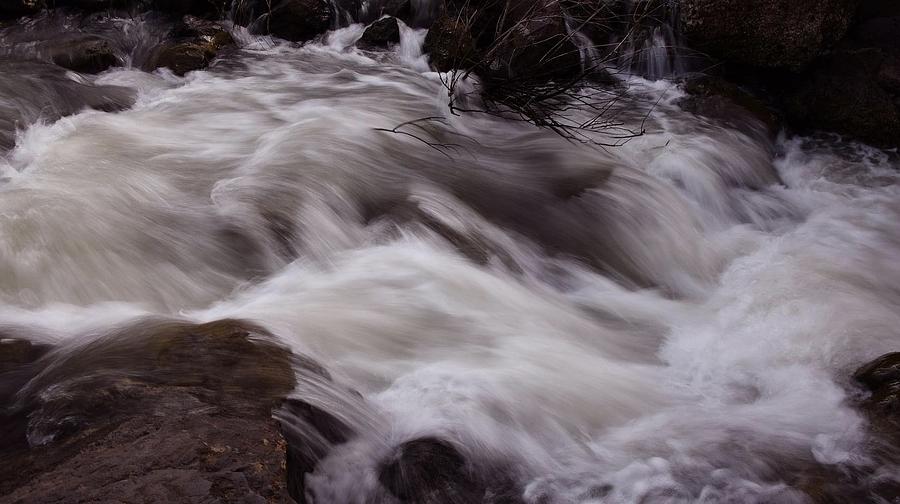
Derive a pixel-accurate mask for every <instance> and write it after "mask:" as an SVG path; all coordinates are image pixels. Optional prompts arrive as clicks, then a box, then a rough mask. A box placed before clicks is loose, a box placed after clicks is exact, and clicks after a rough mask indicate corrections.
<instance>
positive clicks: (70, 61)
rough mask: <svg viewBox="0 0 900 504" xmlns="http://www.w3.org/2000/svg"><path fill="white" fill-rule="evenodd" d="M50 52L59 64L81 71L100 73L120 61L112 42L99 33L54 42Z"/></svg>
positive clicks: (52, 58) (51, 56) (51, 57)
mask: <svg viewBox="0 0 900 504" xmlns="http://www.w3.org/2000/svg"><path fill="white" fill-rule="evenodd" d="M49 53H50V59H51V60H52V61H53V62H54V63H56V64H57V65H59V66H61V67H63V68H67V69H69V70H73V71H76V72H81V73H89V74H95V73H100V72H102V71H104V70H107V69H108V68H110V67H112V66H115V65H117V64H118V63H119V58H118V57H117V56H116V52H115V49H114V48H113V45H112V43H111V42H110V41H109V40H107V39H106V38H104V37H100V36H97V35H82V36H78V37H76V38H73V39H69V40H61V41H59V42H52V45H51V46H50V50H49Z"/></svg>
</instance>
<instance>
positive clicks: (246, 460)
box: [0, 320, 302, 502]
mask: <svg viewBox="0 0 900 504" xmlns="http://www.w3.org/2000/svg"><path fill="white" fill-rule="evenodd" d="M294 364H296V365H299V366H302V362H301V361H298V360H296V359H294V358H293V357H292V355H291V353H290V352H289V351H288V350H286V349H284V348H283V347H281V346H280V345H278V344H277V343H275V342H274V341H273V340H272V337H271V335H269V334H268V333H267V332H265V331H264V330H262V329H261V328H258V327H256V326H253V325H252V324H249V323H246V322H240V321H231V320H224V321H219V322H213V323H210V324H202V325H194V324H188V323H183V322H177V321H164V320H146V321H143V322H140V323H138V324H135V325H133V326H131V327H128V328H125V329H122V330H121V331H117V332H114V333H112V334H109V335H107V336H105V337H103V338H99V339H96V340H94V341H91V342H88V343H81V344H79V343H77V342H76V343H72V344H70V345H64V346H63V347H61V348H59V349H58V350H57V351H56V352H53V353H51V354H46V355H45V356H43V357H41V358H39V359H38V360H37V361H35V362H33V363H32V365H35V366H38V367H39V368H40V369H41V373H40V375H38V376H37V377H36V378H34V379H32V380H30V381H29V382H28V384H27V385H25V386H24V387H23V388H22V389H21V390H20V391H19V392H18V395H17V397H18V398H19V399H18V400H17V401H16V402H15V403H14V404H13V408H12V411H11V412H10V411H9V410H10V408H7V410H8V411H5V412H4V418H5V419H9V418H10V417H11V416H12V415H11V413H12V414H17V415H18V416H16V417H14V419H15V418H17V419H19V420H21V421H24V422H27V424H28V425H27V435H28V441H29V443H28V444H27V445H25V446H23V445H22V444H12V443H6V444H5V445H4V446H5V447H4V448H3V449H2V450H0V457H2V458H3V460H4V461H5V463H6V464H8V465H7V467H16V470H15V471H8V470H7V471H0V493H2V494H3V495H6V496H8V497H9V499H10V501H11V502H17V501H20V500H22V501H28V502H57V501H59V502H96V501H101V500H102V501H116V502H139V501H140V502H144V501H147V500H152V501H157V502H183V501H191V502H207V501H210V502H212V501H215V502H221V501H225V502H236V501H241V502H244V501H259V502H263V501H269V502H278V501H281V500H283V499H285V498H286V492H285V484H286V483H285V481H286V480H285V473H284V469H283V465H282V464H283V461H284V456H285V442H284V440H283V438H282V437H281V435H280V432H279V429H278V426H277V424H276V423H275V421H274V420H273V419H272V418H271V411H272V409H273V408H274V407H276V406H277V405H278V404H279V403H280V401H281V398H282V397H284V396H285V395H286V394H287V393H288V392H290V391H291V390H292V388H293V386H294V375H293V368H292V366H293V365H294ZM22 413H26V414H24V415H23V414H22ZM9 432H10V431H5V432H4V433H3V434H2V436H3V437H8V436H9V435H10V434H9ZM135 496H140V499H137V500H136V497H135Z"/></svg>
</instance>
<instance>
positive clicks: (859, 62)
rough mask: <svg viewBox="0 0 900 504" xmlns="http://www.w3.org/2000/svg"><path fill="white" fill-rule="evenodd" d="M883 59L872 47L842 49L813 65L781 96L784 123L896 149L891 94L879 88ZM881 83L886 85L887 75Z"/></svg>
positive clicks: (898, 113)
mask: <svg viewBox="0 0 900 504" xmlns="http://www.w3.org/2000/svg"><path fill="white" fill-rule="evenodd" d="M884 61H885V56H884V54H883V53H882V52H881V51H879V50H877V49H863V50H852V51H842V52H838V53H835V54H832V55H831V56H829V57H827V58H823V59H821V60H819V61H817V62H816V64H815V65H814V67H812V68H811V69H810V71H809V72H808V74H807V75H806V76H805V77H804V78H802V79H801V80H800V82H799V84H798V85H797V86H796V88H794V89H793V90H791V91H789V92H788V93H787V97H786V99H785V112H786V114H787V117H788V120H789V121H790V122H791V123H792V124H793V125H795V126H798V127H800V128H803V129H823V130H829V131H834V132H837V133H841V134H844V135H848V136H851V137H853V138H856V139H859V140H862V141H864V142H867V143H871V144H873V145H876V146H881V147H894V146H897V145H900V110H898V107H897V104H896V102H895V99H896V96H894V95H892V94H891V93H890V92H889V91H888V90H887V89H885V88H884V87H882V86H881V84H880V80H881V79H880V78H879V72H880V71H881V68H882V66H883V63H884ZM888 71H890V70H888ZM883 79H886V80H887V81H888V82H890V76H889V75H887V74H885V75H884V76H883Z"/></svg>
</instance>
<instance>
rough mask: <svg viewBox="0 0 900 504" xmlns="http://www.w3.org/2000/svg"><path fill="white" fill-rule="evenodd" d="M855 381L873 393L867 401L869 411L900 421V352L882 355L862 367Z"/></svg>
mask: <svg viewBox="0 0 900 504" xmlns="http://www.w3.org/2000/svg"><path fill="white" fill-rule="evenodd" d="M853 379H854V380H856V381H857V382H858V383H859V384H861V385H862V386H863V387H865V388H866V390H868V391H869V392H871V394H872V395H871V396H870V397H869V398H868V399H867V400H866V401H865V405H866V407H867V408H868V409H870V410H872V411H875V412H877V413H878V414H879V415H883V416H888V417H893V418H894V419H896V420H900V352H895V353H889V354H886V355H882V356H881V357H879V358H877V359H875V360H874V361H872V362H870V363H868V364H866V365H864V366H862V367H861V368H859V369H858V370H857V371H856V373H854V374H853Z"/></svg>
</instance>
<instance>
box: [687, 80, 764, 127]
mask: <svg viewBox="0 0 900 504" xmlns="http://www.w3.org/2000/svg"><path fill="white" fill-rule="evenodd" d="M684 90H685V91H686V92H687V93H688V94H689V96H687V97H685V98H682V99H681V100H679V102H678V105H679V106H680V107H681V108H682V109H684V110H687V111H688V112H691V113H694V114H697V115H701V116H704V117H708V118H710V119H713V120H715V121H717V122H718V123H720V124H724V125H726V126H729V127H732V128H735V129H737V130H740V131H744V132H747V131H751V132H752V131H753V130H757V129H758V126H762V127H763V129H764V130H765V132H766V133H767V134H768V136H774V135H775V134H776V133H777V132H778V131H779V130H780V129H781V121H780V118H779V117H778V114H777V113H776V112H775V111H774V110H773V109H772V108H771V107H769V106H768V105H767V104H766V103H765V102H763V101H762V100H760V99H759V98H757V97H756V96H754V95H753V94H752V93H750V92H749V91H746V90H744V89H742V88H741V87H740V86H738V85H736V84H733V83H731V82H729V81H727V80H725V79H722V78H719V77H713V76H701V77H696V78H692V79H689V80H687V81H686V82H685V83H684Z"/></svg>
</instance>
